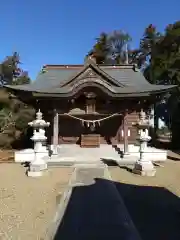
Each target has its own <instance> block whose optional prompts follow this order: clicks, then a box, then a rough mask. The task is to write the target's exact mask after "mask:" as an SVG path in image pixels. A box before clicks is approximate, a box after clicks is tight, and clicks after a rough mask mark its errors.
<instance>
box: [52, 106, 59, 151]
mask: <svg viewBox="0 0 180 240" xmlns="http://www.w3.org/2000/svg"><path fill="white" fill-rule="evenodd" d="M58 142H59V115H58V113H57V111H56V109H54V118H53V155H57V154H58V150H57V148H58Z"/></svg>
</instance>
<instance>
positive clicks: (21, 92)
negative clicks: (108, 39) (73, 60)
mask: <svg viewBox="0 0 180 240" xmlns="http://www.w3.org/2000/svg"><path fill="white" fill-rule="evenodd" d="M174 87H175V86H173V85H153V84H150V83H149V82H147V81H146V79H145V78H144V76H143V74H142V73H141V72H140V71H139V70H138V69H137V68H136V67H135V66H134V65H114V66H112V65H97V64H96V63H95V62H94V60H92V59H89V60H88V61H87V62H86V63H85V64H84V65H46V66H44V67H43V69H42V71H41V72H40V73H39V75H38V76H37V79H36V80H35V81H33V82H32V83H31V84H26V85H17V86H12V85H8V86H6V88H7V89H8V91H10V92H12V93H13V94H14V95H16V96H17V97H18V98H19V99H20V100H21V101H23V102H24V103H26V104H31V105H33V106H34V107H35V108H36V109H40V110H41V112H42V113H43V116H44V119H45V120H47V121H50V123H51V125H50V126H51V127H50V128H49V129H47V131H48V142H49V144H53V146H54V149H56V146H58V144H63V143H65V144H67V143H69V144H75V143H76V144H79V145H80V146H81V147H99V146H100V144H106V143H107V144H118V143H121V142H124V146H125V149H124V150H125V151H126V148H127V145H128V141H129V142H131V143H134V142H135V141H136V137H137V130H136V127H134V126H133V123H135V122H137V120H138V116H139V112H140V111H141V109H144V110H145V111H146V112H147V113H148V110H149V107H150V105H151V104H153V103H154V102H156V101H159V99H160V97H161V96H162V95H164V94H165V93H166V92H169V91H171V90H172V89H173V88H174Z"/></svg>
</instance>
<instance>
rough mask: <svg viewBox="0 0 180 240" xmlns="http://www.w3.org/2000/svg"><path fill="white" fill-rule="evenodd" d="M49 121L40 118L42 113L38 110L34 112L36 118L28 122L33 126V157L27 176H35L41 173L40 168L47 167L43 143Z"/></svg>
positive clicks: (46, 153)
mask: <svg viewBox="0 0 180 240" xmlns="http://www.w3.org/2000/svg"><path fill="white" fill-rule="evenodd" d="M49 125H50V123H49V122H46V121H45V120H43V119H42V113H41V111H40V110H39V111H38V112H37V113H36V119H35V120H34V121H32V122H30V123H29V126H31V127H33V129H34V130H33V136H32V137H31V140H32V141H33V142H34V153H35V154H34V159H33V161H32V162H31V163H30V169H29V171H28V176H31V177H36V176H41V175H42V170H45V169H46V168H47V163H46V162H45V160H44V159H43V158H44V157H46V156H48V150H47V148H46V146H45V145H44V144H45V142H46V140H47V137H46V136H45V128H46V127H49Z"/></svg>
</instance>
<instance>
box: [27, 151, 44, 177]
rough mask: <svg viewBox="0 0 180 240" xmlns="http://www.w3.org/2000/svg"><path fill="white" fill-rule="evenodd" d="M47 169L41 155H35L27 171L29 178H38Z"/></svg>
mask: <svg viewBox="0 0 180 240" xmlns="http://www.w3.org/2000/svg"><path fill="white" fill-rule="evenodd" d="M46 169H47V163H46V161H45V160H44V157H43V156H42V155H41V153H36V154H35V160H34V161H33V162H31V163H30V168H29V171H28V174H27V175H28V176H29V177H39V176H42V175H43V170H46Z"/></svg>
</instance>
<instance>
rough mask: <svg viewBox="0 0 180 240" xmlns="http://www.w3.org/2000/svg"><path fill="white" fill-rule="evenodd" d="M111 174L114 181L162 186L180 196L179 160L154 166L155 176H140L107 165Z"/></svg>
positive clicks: (124, 169)
mask: <svg viewBox="0 0 180 240" xmlns="http://www.w3.org/2000/svg"><path fill="white" fill-rule="evenodd" d="M109 170H110V173H111V176H112V178H113V180H114V181H117V182H119V181H120V182H121V183H127V184H135V185H143V186H155V187H164V188H166V189H168V190H169V191H171V192H173V193H174V194H175V195H177V196H180V160H179V161H172V160H167V161H166V162H165V163H161V166H160V167H156V176H155V177H142V176H139V175H136V174H133V173H131V172H130V171H127V170H128V169H126V168H119V167H109Z"/></svg>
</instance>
